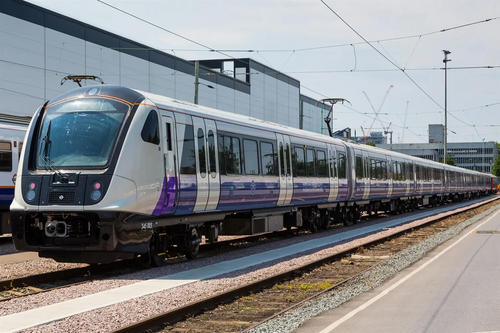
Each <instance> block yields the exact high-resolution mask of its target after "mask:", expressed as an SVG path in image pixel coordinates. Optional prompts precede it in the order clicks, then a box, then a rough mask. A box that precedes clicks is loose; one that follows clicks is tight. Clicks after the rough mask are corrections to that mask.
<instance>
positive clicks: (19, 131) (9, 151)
mask: <svg viewBox="0 0 500 333" xmlns="http://www.w3.org/2000/svg"><path fill="white" fill-rule="evenodd" d="M8 118H9V117H7V116H0V235H5V234H10V233H11V231H12V230H11V223H10V212H9V207H10V204H11V203H12V200H13V199H14V185H15V184H16V180H17V168H18V165H19V159H20V156H21V152H22V148H23V142H24V136H25V135H26V130H27V128H28V122H27V121H20V120H19V121H16V120H12V119H10V120H9V119H8Z"/></svg>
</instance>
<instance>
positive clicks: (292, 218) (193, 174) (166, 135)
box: [11, 85, 497, 265]
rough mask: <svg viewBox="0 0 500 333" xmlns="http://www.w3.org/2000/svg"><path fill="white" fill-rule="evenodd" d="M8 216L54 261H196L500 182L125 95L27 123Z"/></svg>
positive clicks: (96, 97) (104, 90)
mask: <svg viewBox="0 0 500 333" xmlns="http://www.w3.org/2000/svg"><path fill="white" fill-rule="evenodd" d="M26 138H27V139H26V141H25V149H24V151H23V153H22V157H21V161H20V166H19V172H18V176H17V182H16V187H15V199H14V201H13V203H12V205H11V214H12V215H11V220H12V224H13V239H14V243H15V246H16V248H17V249H18V250H23V251H37V252H39V255H40V256H42V257H50V258H54V259H55V260H58V261H68V262H88V263H101V262H110V261H113V260H116V259H128V258H133V257H135V256H142V257H143V258H146V259H147V260H148V261H149V262H150V263H151V264H153V265H159V264H161V263H162V262H163V260H164V258H165V256H166V255H167V254H168V253H174V252H181V253H184V254H186V256H187V257H188V258H194V257H196V255H197V254H198V250H199V244H200V242H201V239H202V236H205V238H206V241H207V242H216V241H217V238H218V236H219V235H220V234H221V235H222V234H225V235H243V234H256V233H262V232H272V231H276V230H281V229H283V228H292V227H302V228H308V229H310V230H312V231H315V230H317V229H318V228H327V227H328V226H329V225H330V223H332V221H333V222H336V223H338V222H343V223H345V224H350V223H354V222H356V221H357V220H358V219H359V217H360V215H361V214H362V213H363V212H369V213H371V212H376V211H381V210H384V211H388V212H396V213H397V212H401V211H408V210H412V209H415V208H417V207H418V206H419V205H437V204H442V203H445V202H448V201H452V200H453V201H456V200H462V199H466V198H471V197H477V196H480V195H487V194H492V193H494V192H496V184H497V178H496V177H494V176H492V175H489V174H484V173H479V172H474V171H469V170H465V169H461V168H457V167H452V166H448V165H444V164H440V163H435V162H432V161H428V160H423V159H419V158H414V157H411V156H408V155H403V154H399V153H396V152H392V151H387V150H382V149H378V148H374V147H370V146H366V145H358V144H352V143H347V142H344V141H341V140H338V139H334V138H331V137H328V136H324V135H320V134H316V133H311V132H306V131H302V130H298V129H294V128H289V127H286V126H282V125H278V124H273V123H270V122H266V121H263V120H259V119H255V118H251V117H246V116H241V115H236V114H232V113H227V112H223V111H219V110H215V109H211V108H207V107H203V106H199V105H194V104H191V103H188V102H183V101H179V100H176V99H172V98H168V97H164V96H158V95H154V94H150V93H145V92H140V91H137V90H133V89H129V88H125V87H120V86H109V85H102V86H91V87H82V88H78V89H75V90H72V91H69V92H67V93H65V94H64V95H62V96H59V97H57V98H54V99H52V100H50V101H48V102H47V103H46V104H45V105H44V106H43V107H41V108H40V109H39V110H38V111H37V112H36V114H35V116H34V117H33V119H32V122H31V124H30V127H29V129H28V133H27V137H26Z"/></svg>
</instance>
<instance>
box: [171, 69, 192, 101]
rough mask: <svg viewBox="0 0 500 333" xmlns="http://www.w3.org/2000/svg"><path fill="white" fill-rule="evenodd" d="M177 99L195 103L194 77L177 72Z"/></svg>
mask: <svg viewBox="0 0 500 333" xmlns="http://www.w3.org/2000/svg"><path fill="white" fill-rule="evenodd" d="M174 76H175V96H173V97H175V98H177V99H180V100H183V101H187V102H191V103H192V102H193V101H194V77H193V76H192V75H188V74H185V73H183V72H179V71H177V72H176V73H175V74H174Z"/></svg>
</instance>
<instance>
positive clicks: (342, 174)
mask: <svg viewBox="0 0 500 333" xmlns="http://www.w3.org/2000/svg"><path fill="white" fill-rule="evenodd" d="M338 161H339V178H340V179H346V178H347V177H346V173H347V165H346V158H345V154H344V153H339V158H338Z"/></svg>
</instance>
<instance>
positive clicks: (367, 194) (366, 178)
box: [363, 151, 371, 199]
mask: <svg viewBox="0 0 500 333" xmlns="http://www.w3.org/2000/svg"><path fill="white" fill-rule="evenodd" d="M369 165H370V157H368V152H367V151H363V182H364V187H365V190H364V193H363V199H368V198H369V197H370V189H371V178H370V167H369Z"/></svg>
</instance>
